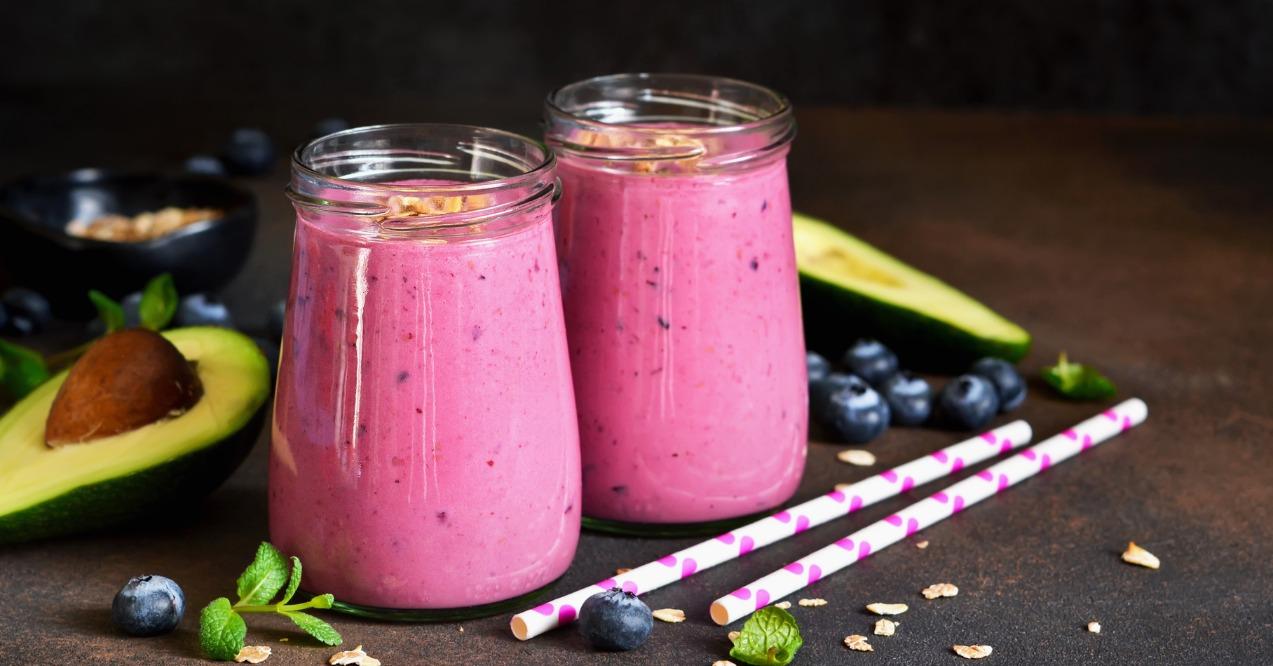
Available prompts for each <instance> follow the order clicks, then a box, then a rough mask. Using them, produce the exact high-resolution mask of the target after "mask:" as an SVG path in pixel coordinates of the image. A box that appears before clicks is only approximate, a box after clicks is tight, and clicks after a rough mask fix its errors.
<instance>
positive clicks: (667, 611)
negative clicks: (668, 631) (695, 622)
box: [654, 608, 685, 624]
mask: <svg viewBox="0 0 1273 666" xmlns="http://www.w3.org/2000/svg"><path fill="white" fill-rule="evenodd" d="M654 619H656V620H659V621H661V622H671V623H672V624H675V623H677V622H684V621H685V611H683V610H678V609H676V608H660V609H658V610H656V611H654Z"/></svg>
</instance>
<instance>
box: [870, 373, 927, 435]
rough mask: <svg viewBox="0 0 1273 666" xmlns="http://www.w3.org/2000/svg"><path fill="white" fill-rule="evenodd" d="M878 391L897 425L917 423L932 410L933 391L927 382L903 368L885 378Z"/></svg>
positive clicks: (925, 418)
mask: <svg viewBox="0 0 1273 666" xmlns="http://www.w3.org/2000/svg"><path fill="white" fill-rule="evenodd" d="M880 393H881V394H883V395H884V401H885V402H887V403H888V407H889V411H891V412H892V414H893V423H895V424H897V425H908V426H910V425H919V424H921V423H923V422H924V421H927V420H928V415H929V414H930V413H932V411H933V391H932V389H930V388H929V387H928V382H927V381H925V380H924V378H923V377H918V376H916V375H914V374H911V373H910V372H907V371H905V370H903V371H901V372H899V373H897V374H895V375H893V376H892V377H889V378H888V379H885V380H884V383H883V384H881V385H880Z"/></svg>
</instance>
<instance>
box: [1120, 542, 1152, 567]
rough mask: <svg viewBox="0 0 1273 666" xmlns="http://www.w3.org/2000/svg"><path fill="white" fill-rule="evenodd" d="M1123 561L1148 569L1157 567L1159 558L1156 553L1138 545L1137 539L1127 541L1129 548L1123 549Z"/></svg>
mask: <svg viewBox="0 0 1273 666" xmlns="http://www.w3.org/2000/svg"><path fill="white" fill-rule="evenodd" d="M1123 561H1124V562H1126V563H1128V564H1135V565H1137V566H1141V567H1145V568H1146V569H1157V568H1158V558H1157V557H1154V554H1153V553H1151V552H1149V551H1147V550H1145V549H1144V548H1141V547H1140V546H1137V545H1136V542H1135V541H1128V542H1127V550H1125V551H1123Z"/></svg>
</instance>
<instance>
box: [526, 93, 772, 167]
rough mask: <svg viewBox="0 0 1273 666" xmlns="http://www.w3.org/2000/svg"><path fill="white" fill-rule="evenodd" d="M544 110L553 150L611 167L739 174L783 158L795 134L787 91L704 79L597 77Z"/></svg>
mask: <svg viewBox="0 0 1273 666" xmlns="http://www.w3.org/2000/svg"><path fill="white" fill-rule="evenodd" d="M544 107H545V117H546V122H547V130H546V139H547V142H548V144H549V145H550V146H551V147H552V148H553V149H554V150H556V151H557V152H559V153H561V154H563V155H569V156H571V157H578V158H584V159H589V160H595V161H598V162H599V163H602V164H611V165H619V164H623V163H629V164H630V163H634V162H638V163H639V162H645V161H648V160H653V161H679V160H689V161H692V162H693V164H694V165H695V169H696V170H699V171H718V170H722V169H732V168H735V167H743V166H745V165H749V164H758V163H763V162H764V161H766V160H767V159H769V158H770V157H772V156H776V155H779V154H782V151H783V150H784V149H785V148H786V146H787V145H789V144H790V143H791V141H792V140H793V139H794V137H795V133H796V122H795V113H794V111H793V110H792V106H791V102H790V101H788V99H787V98H786V97H785V96H784V95H782V94H781V93H779V92H777V91H775V90H773V89H770V88H767V87H765V86H762V85H759V84H755V83H750V82H747V81H742V80H739V79H732V78H728V77H721V76H710V75H703V74H674V73H669V74H660V73H649V72H641V73H628V74H608V75H604V76H596V77H593V78H590V79H584V80H582V81H576V82H574V83H571V84H568V85H565V86H562V87H560V88H558V89H556V90H554V91H552V92H551V93H549V94H548V97H547V99H546V100H545V103H544ZM606 116H612V117H615V118H619V119H618V120H615V119H612V118H607V117H606Z"/></svg>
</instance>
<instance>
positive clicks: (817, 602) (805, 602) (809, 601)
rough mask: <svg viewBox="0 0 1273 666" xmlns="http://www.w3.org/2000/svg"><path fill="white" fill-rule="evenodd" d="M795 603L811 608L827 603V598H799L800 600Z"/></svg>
mask: <svg viewBox="0 0 1273 666" xmlns="http://www.w3.org/2000/svg"><path fill="white" fill-rule="evenodd" d="M796 603H798V604H800V605H801V606H803V607H805V608H811V607H816V606H825V605H827V600H826V599H801V600H800V601H798V602H796Z"/></svg>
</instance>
